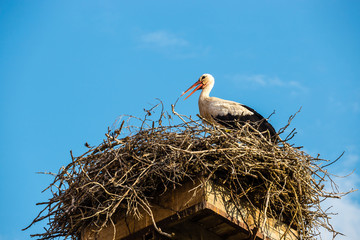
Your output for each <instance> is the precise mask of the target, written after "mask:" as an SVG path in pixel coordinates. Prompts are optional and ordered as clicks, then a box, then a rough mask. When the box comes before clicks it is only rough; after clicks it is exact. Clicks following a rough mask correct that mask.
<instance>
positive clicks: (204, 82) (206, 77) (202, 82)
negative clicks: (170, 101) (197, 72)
mask: <svg viewBox="0 0 360 240" xmlns="http://www.w3.org/2000/svg"><path fill="white" fill-rule="evenodd" d="M214 82H215V80H214V77H213V76H212V75H211V74H208V73H205V74H203V75H201V77H200V78H199V80H197V81H196V82H195V83H194V84H193V85H192V86H191V87H189V88H188V90H186V91H185V92H184V93H183V94H181V96H180V97H182V96H183V95H184V94H185V93H187V92H188V91H190V90H191V89H192V88H194V87H196V88H195V89H194V90H193V91H192V92H191V93H190V94H189V95H188V96H187V97H186V98H185V99H187V98H188V97H190V96H191V95H192V94H193V93H194V92H196V91H197V90H200V89H203V88H206V87H207V86H210V85H213V84H214ZM185 99H184V100H185Z"/></svg>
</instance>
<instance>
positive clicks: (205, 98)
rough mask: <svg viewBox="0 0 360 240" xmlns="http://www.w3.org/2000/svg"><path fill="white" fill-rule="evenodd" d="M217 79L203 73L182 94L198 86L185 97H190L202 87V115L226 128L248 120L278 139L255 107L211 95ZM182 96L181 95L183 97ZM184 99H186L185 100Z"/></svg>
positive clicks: (200, 100) (200, 98)
mask: <svg viewBox="0 0 360 240" xmlns="http://www.w3.org/2000/svg"><path fill="white" fill-rule="evenodd" d="M214 83H215V79H214V77H213V76H212V75H211V74H203V75H202V76H201V77H200V78H199V80H198V81H197V82H195V83H194V84H193V85H192V86H191V87H190V88H189V89H188V90H186V91H185V92H184V93H183V94H182V95H181V96H183V95H184V94H185V93H187V92H188V91H190V90H191V89H192V88H194V87H196V88H195V89H194V90H193V91H192V92H191V93H190V94H189V95H188V96H187V97H186V98H185V99H187V98H188V97H190V96H191V95H192V94H193V93H194V92H196V91H197V90H200V89H202V92H201V94H200V97H199V110H200V115H201V116H202V117H203V118H205V119H206V120H208V121H209V122H211V123H214V124H220V125H223V126H224V127H226V128H237V126H239V125H238V124H240V125H243V124H245V123H246V122H248V123H250V124H251V125H252V126H253V127H255V128H256V129H257V130H259V131H260V132H262V133H263V135H264V136H266V137H269V136H270V138H271V139H274V140H275V139H276V138H277V137H276V136H277V135H276V131H275V129H274V128H273V126H271V124H270V123H269V122H268V121H267V120H266V119H265V118H264V117H263V116H261V115H260V114H259V113H257V112H256V111H255V110H254V109H252V108H250V107H248V106H245V105H243V104H240V103H237V102H233V101H228V100H224V99H220V98H217V97H210V96H209V94H210V92H211V89H212V88H213V87H214ZM181 96H180V97H181ZM185 99H184V100H185Z"/></svg>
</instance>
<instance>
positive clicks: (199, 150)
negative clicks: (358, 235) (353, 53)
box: [26, 104, 347, 239]
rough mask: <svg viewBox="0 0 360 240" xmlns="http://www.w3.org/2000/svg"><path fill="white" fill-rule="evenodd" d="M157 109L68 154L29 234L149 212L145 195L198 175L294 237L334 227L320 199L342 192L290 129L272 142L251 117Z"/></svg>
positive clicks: (73, 234) (72, 231) (48, 235)
mask: <svg viewBox="0 0 360 240" xmlns="http://www.w3.org/2000/svg"><path fill="white" fill-rule="evenodd" d="M161 105H162V104H161ZM156 109H159V108H155V107H154V108H152V109H150V110H146V116H145V117H144V119H139V118H134V117H131V116H129V117H126V119H124V118H123V121H122V122H121V124H119V125H120V126H119V127H118V128H117V129H115V130H114V131H110V130H109V131H108V132H107V133H106V134H105V135H106V138H105V139H104V140H103V142H102V143H101V144H99V145H98V146H95V147H92V146H89V144H86V146H87V147H88V148H89V149H88V151H87V152H85V153H84V154H82V155H81V156H78V157H73V155H72V154H71V158H72V159H71V160H72V161H71V162H70V163H69V164H68V165H67V166H66V167H62V168H61V169H60V170H59V172H58V173H57V174H54V175H55V179H54V181H53V183H51V184H50V186H49V187H48V188H47V189H45V190H49V191H51V193H52V197H51V198H50V199H49V200H48V201H47V202H42V203H39V205H43V206H44V208H43V210H42V211H41V212H40V213H39V215H38V216H37V217H36V218H35V219H34V220H33V222H32V223H31V224H30V226H31V225H33V224H34V223H37V222H40V221H43V220H48V228H47V229H46V230H45V232H43V233H38V234H34V235H32V237H36V238H38V239H53V238H56V237H65V238H71V239H80V235H81V233H82V232H83V231H84V230H85V228H86V227H88V226H93V227H94V228H95V229H96V230H97V231H101V230H102V229H103V228H104V227H105V226H107V225H114V219H115V218H114V215H115V214H118V213H123V214H124V213H126V215H132V216H135V217H139V218H140V217H141V212H146V214H149V215H150V216H151V215H152V214H153V213H152V211H151V204H150V202H151V199H153V198H154V197H155V196H159V195H161V194H162V193H164V192H166V191H167V190H168V189H174V188H177V187H179V186H181V184H182V183H184V182H185V181H192V180H194V179H195V178H196V177H197V176H202V177H203V178H204V179H205V181H213V182H216V183H218V184H221V185H222V186H223V187H224V188H225V189H226V190H227V191H228V193H229V194H230V196H231V201H232V203H233V204H235V205H236V206H238V207H241V206H242V205H248V206H252V207H254V208H257V209H259V210H260V212H261V214H263V216H264V217H265V218H266V217H268V218H274V219H278V220H281V221H282V222H284V223H286V224H288V226H289V227H291V228H293V229H295V230H297V231H298V234H299V239H313V238H314V237H316V236H317V235H319V233H320V229H321V228H325V229H327V230H328V231H330V232H332V233H334V236H336V235H337V234H338V232H337V231H336V230H335V229H333V227H332V226H331V225H330V223H329V219H330V216H331V213H328V212H327V211H324V210H323V209H322V208H321V205H320V203H321V202H322V201H324V200H325V199H327V198H340V197H341V196H343V195H344V194H347V193H340V192H338V191H337V189H336V188H332V189H331V190H330V191H327V190H325V188H324V185H325V184H326V182H330V183H331V185H335V183H334V182H333V181H332V179H331V177H330V174H329V173H328V171H327V170H326V167H327V166H328V165H329V164H331V162H329V161H328V160H324V159H319V158H318V157H312V156H310V155H309V154H307V153H305V152H304V151H302V150H301V148H300V147H296V146H293V145H290V144H289V143H288V141H289V140H290V139H291V138H292V137H293V136H294V134H295V132H294V131H286V132H290V134H289V135H287V137H285V138H283V139H284V140H283V141H281V142H279V143H278V144H274V143H271V142H270V141H268V140H267V139H266V138H264V137H263V136H262V135H261V133H259V132H257V131H256V129H253V128H252V127H251V126H250V125H244V126H242V127H241V128H240V129H239V130H237V131H235V130H234V131H233V130H232V131H230V130H227V129H223V128H221V127H217V126H213V125H208V124H204V123H203V121H201V120H193V119H191V118H189V117H186V116H183V115H180V114H178V113H176V112H175V111H174V106H172V113H171V114H168V113H166V112H164V111H163V110H161V111H160V110H159V111H160V113H159V114H158V115H157V116H159V117H156V120H151V119H150V118H152V117H153V116H154V113H155V111H157V110H156ZM155 115H156V114H155ZM293 117H294V116H291V117H290V119H289V122H288V124H287V125H286V126H285V127H284V128H282V129H281V130H280V131H279V133H280V134H282V135H283V133H284V131H285V129H286V128H287V127H288V126H289V124H290V122H291V120H292V119H293ZM134 120H135V121H138V123H136V124H134V123H133V121H134ZM165 122H166V124H164V123H165ZM174 122H178V123H176V124H173V123H174ZM282 135H281V136H282ZM329 185H330V184H329ZM30 226H28V227H27V228H29V227H30ZM154 226H155V228H156V223H155V222H154ZM27 228H26V229H27ZM157 229H158V228H157ZM158 231H160V232H161V230H160V229H158ZM161 233H163V234H165V235H167V233H164V232H161Z"/></svg>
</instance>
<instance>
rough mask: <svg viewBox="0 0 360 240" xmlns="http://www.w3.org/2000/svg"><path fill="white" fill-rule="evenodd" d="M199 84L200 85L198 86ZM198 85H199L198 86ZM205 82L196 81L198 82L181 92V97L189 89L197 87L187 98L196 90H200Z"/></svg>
mask: <svg viewBox="0 0 360 240" xmlns="http://www.w3.org/2000/svg"><path fill="white" fill-rule="evenodd" d="M197 85H198V86H197ZM196 86H197V87H196ZM202 86H203V84H202V82H200V80H198V81H196V83H194V84H193V85H192V86H191V87H189V89H188V90H186V91H185V92H184V93H183V94H181V96H180V97H182V96H184V94H185V93H187V92H188V91H190V90H191V89H192V88H194V87H196V88H195V89H194V90H193V91H192V92H191V93H190V94H189V95H188V96H187V97H186V98H185V99H187V98H188V97H190V96H191V95H192V94H193V93H194V92H196V91H197V90H199V89H200V88H202ZM185 99H184V100H185Z"/></svg>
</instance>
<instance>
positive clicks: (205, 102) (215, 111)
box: [199, 96, 254, 123]
mask: <svg viewBox="0 0 360 240" xmlns="http://www.w3.org/2000/svg"><path fill="white" fill-rule="evenodd" d="M199 111H200V115H201V116H202V117H204V118H206V119H208V120H209V121H211V122H214V123H215V121H214V119H213V117H217V116H226V115H232V116H244V115H253V114H254V113H253V112H251V111H250V110H248V109H247V108H245V107H243V106H242V105H241V104H240V103H237V102H233V101H229V100H224V99H221V98H217V97H208V96H203V97H200V98H199Z"/></svg>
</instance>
